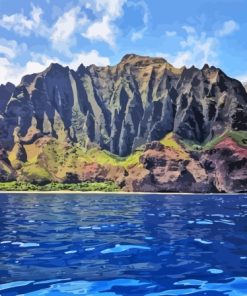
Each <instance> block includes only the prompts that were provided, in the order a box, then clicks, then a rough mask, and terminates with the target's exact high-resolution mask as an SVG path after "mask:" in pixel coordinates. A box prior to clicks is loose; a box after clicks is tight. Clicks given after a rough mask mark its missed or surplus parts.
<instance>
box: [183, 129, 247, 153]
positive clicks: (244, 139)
mask: <svg viewBox="0 0 247 296" xmlns="http://www.w3.org/2000/svg"><path fill="white" fill-rule="evenodd" d="M226 137H230V138H232V139H233V140H234V141H235V142H236V143H237V144H238V145H240V146H242V147H246V148H247V131H229V132H225V133H223V134H222V135H220V136H218V137H215V138H214V139H212V140H211V141H209V142H207V143H204V144H202V145H198V144H195V143H193V142H191V141H186V140H181V141H180V142H181V143H182V145H183V146H184V147H185V149H186V150H188V151H194V150H197V151H206V150H210V149H213V148H214V147H215V146H216V145H217V144H219V143H220V142H222V141H223V140H224V139H225V138H226Z"/></svg>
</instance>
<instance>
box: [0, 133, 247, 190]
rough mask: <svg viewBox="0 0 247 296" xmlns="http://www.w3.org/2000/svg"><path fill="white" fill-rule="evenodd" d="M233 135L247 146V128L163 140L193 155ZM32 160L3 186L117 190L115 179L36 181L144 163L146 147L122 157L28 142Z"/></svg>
mask: <svg viewBox="0 0 247 296" xmlns="http://www.w3.org/2000/svg"><path fill="white" fill-rule="evenodd" d="M228 136H229V137H231V138H232V139H233V140H234V141H236V142H237V143H238V144H239V145H241V146H244V147H247V142H246V141H245V139H247V132H246V131H231V132H227V133H224V134H222V135H221V136H219V137H216V138H214V139H213V140H212V141H210V142H208V143H205V144H204V145H197V144H195V143H191V142H189V141H181V140H178V139H177V138H176V137H175V136H174V135H173V134H172V133H169V134H168V135H166V137H165V138H164V139H162V140H161V141H160V142H161V143H162V144H163V145H164V146H165V147H166V148H169V149H172V150H173V151H176V152H177V153H178V155H179V157H181V158H183V159H189V157H190V156H189V152H190V151H193V150H197V151H198V150H199V151H205V150H209V149H212V148H213V147H214V146H215V145H217V144H218V143H219V142H221V141H222V140H224V138H225V137H228ZM26 151H27V155H28V162H27V163H25V164H22V168H21V169H20V175H23V176H24V178H20V180H21V181H22V182H8V183H0V190H82V191H88V190H89V191H91V190H99V191H115V190H117V186H116V185H114V184H113V183H109V182H106V183H105V182H104V183H80V184H60V183H50V184H48V185H45V186H42V187H41V186H38V185H33V184H30V183H34V182H35V181H36V182H37V180H38V181H43V182H50V181H51V180H54V176H55V177H56V178H57V180H62V178H64V177H65V175H66V172H74V173H76V172H78V171H79V170H80V169H81V168H82V166H83V165H85V164H91V163H97V164H100V165H102V166H104V165H111V166H116V167H123V168H126V169H128V168H129V167H132V166H136V165H141V164H140V162H139V158H140V156H141V155H142V154H143V151H140V150H138V151H136V152H134V153H133V154H131V155H130V156H128V157H119V156H116V155H114V154H111V153H110V152H108V151H104V150H100V149H98V148H92V149H89V150H86V149H84V148H81V147H79V145H75V146H68V145H66V144H64V142H59V141H58V140H51V141H50V142H49V143H47V144H46V145H45V146H44V148H42V149H40V148H39V149H38V150H37V148H36V147H31V145H29V146H27V149H26ZM33 151H39V153H41V154H40V155H42V158H40V157H37V155H34V152H33ZM11 161H13V162H15V161H16V160H15V159H14V158H13V154H11Z"/></svg>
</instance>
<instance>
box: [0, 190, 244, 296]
mask: <svg viewBox="0 0 247 296" xmlns="http://www.w3.org/2000/svg"><path fill="white" fill-rule="evenodd" d="M0 295H4V296H5V295H8V296H12V295H30V296H31V295H35V296H37V295H87V296H88V295H107V296H113V295H147V296H156V295H179V296H182V295H197V296H199V295H212V296H217V295H230V296H233V295H234V296H236V295H237V296H246V295H247V196H245V195H165V194H164V195H156V194H150V195H139V194H138V195H137V194H136V195H135V194H133V195H127V194H126V195H125V194H0Z"/></svg>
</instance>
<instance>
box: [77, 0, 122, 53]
mask: <svg viewBox="0 0 247 296" xmlns="http://www.w3.org/2000/svg"><path fill="white" fill-rule="evenodd" d="M126 1H127V0H91V1H90V2H89V1H86V3H85V7H86V8H87V9H90V10H91V11H92V12H93V13H94V15H95V16H96V20H95V21H93V22H92V23H91V24H90V25H89V26H88V28H87V30H86V32H84V33H82V34H81V35H82V36H83V37H85V38H87V39H89V40H91V41H103V42H105V43H107V44H109V45H110V46H111V47H115V45H116V42H115V39H116V35H117V32H118V28H117V27H116V25H115V24H114V21H115V20H116V19H118V18H120V17H121V16H122V15H123V6H124V4H125V3H126Z"/></svg>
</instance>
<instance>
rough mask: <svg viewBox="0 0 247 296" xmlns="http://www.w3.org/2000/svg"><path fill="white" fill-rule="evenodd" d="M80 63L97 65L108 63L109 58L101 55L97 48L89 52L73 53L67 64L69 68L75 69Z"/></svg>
mask: <svg viewBox="0 0 247 296" xmlns="http://www.w3.org/2000/svg"><path fill="white" fill-rule="evenodd" d="M80 64H83V65H85V66H89V65H92V64H95V65H97V66H107V65H110V59H109V58H108V57H103V56H101V55H100V54H99V52H98V51H97V50H91V51H89V52H81V53H78V54H76V55H74V58H73V60H71V62H70V63H69V64H68V65H69V67H70V68H71V69H74V70H76V69H77V68H78V66H79V65H80Z"/></svg>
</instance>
